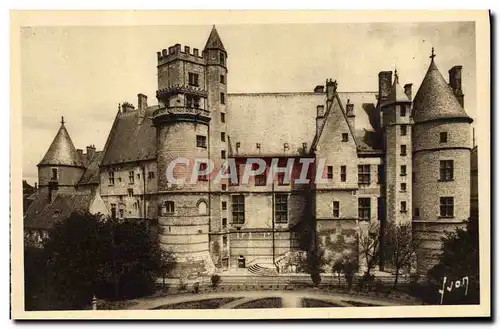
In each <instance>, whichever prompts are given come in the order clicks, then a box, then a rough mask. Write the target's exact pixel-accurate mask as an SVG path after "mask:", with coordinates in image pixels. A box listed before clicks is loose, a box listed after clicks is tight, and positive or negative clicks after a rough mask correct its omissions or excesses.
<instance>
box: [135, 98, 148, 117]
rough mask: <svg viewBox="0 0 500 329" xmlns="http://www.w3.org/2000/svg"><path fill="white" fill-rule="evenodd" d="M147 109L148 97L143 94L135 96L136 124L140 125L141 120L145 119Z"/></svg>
mask: <svg viewBox="0 0 500 329" xmlns="http://www.w3.org/2000/svg"><path fill="white" fill-rule="evenodd" d="M147 108H148V96H146V95H144V94H137V110H138V111H137V112H138V113H137V116H138V121H137V123H138V124H141V123H142V120H144V118H145V117H146V109H147Z"/></svg>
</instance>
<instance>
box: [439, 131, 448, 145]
mask: <svg viewBox="0 0 500 329" xmlns="http://www.w3.org/2000/svg"><path fill="white" fill-rule="evenodd" d="M439 142H440V143H448V133H447V132H440V133H439Z"/></svg>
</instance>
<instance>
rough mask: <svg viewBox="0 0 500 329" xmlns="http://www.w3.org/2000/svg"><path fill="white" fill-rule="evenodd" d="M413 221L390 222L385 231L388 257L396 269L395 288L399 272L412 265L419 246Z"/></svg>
mask: <svg viewBox="0 0 500 329" xmlns="http://www.w3.org/2000/svg"><path fill="white" fill-rule="evenodd" d="M412 231H413V229H412V223H411V222H405V223H390V224H389V225H388V226H387V228H386V231H385V239H384V241H385V243H386V245H385V248H384V250H385V251H386V253H387V259H388V260H389V261H390V262H391V263H392V265H393V266H394V268H395V270H396V274H395V277H394V285H393V288H394V289H395V288H396V286H397V284H398V278H399V272H400V271H401V270H402V269H403V268H404V267H405V266H409V265H411V261H412V259H414V257H415V255H416V250H417V249H418V247H419V239H418V237H415V236H413V234H412V233H413V232H412Z"/></svg>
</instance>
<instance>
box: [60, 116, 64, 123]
mask: <svg viewBox="0 0 500 329" xmlns="http://www.w3.org/2000/svg"><path fill="white" fill-rule="evenodd" d="M61 124H62V125H63V124H64V117H61Z"/></svg>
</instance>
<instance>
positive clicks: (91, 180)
mask: <svg viewBox="0 0 500 329" xmlns="http://www.w3.org/2000/svg"><path fill="white" fill-rule="evenodd" d="M102 155H103V152H102V151H97V152H95V153H94V156H93V157H92V159H90V161H89V162H88V163H87V170H85V172H84V173H83V175H82V177H81V178H80V181H79V182H78V185H88V184H99V173H100V171H99V164H100V163H101V160H102Z"/></svg>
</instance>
